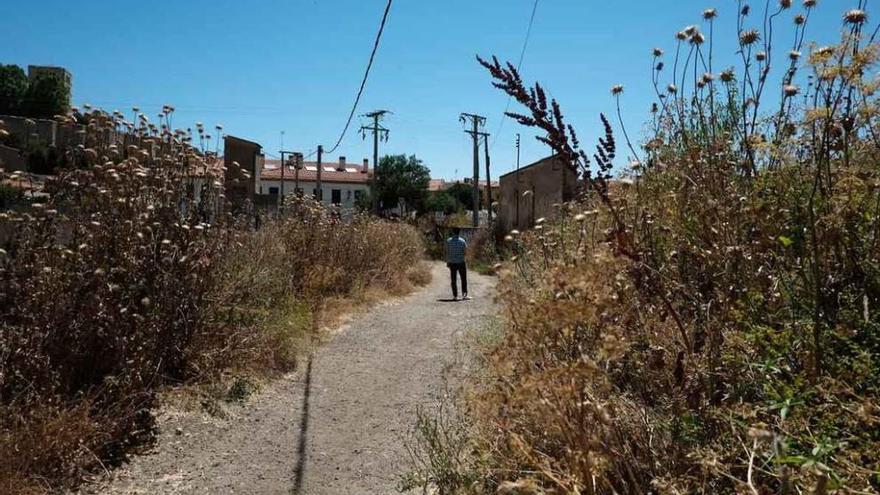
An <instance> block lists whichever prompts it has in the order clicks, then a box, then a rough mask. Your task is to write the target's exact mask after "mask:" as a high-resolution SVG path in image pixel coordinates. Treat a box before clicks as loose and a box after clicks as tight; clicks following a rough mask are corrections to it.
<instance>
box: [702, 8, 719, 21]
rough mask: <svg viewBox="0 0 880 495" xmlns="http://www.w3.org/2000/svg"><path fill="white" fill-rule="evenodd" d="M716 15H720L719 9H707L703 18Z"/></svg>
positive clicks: (707, 18)
mask: <svg viewBox="0 0 880 495" xmlns="http://www.w3.org/2000/svg"><path fill="white" fill-rule="evenodd" d="M716 17H718V11H717V10H715V9H706V10H704V11H703V19H706V20H707V21H709V20H712V19H714V18H716Z"/></svg>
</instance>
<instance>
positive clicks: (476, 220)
mask: <svg viewBox="0 0 880 495" xmlns="http://www.w3.org/2000/svg"><path fill="white" fill-rule="evenodd" d="M458 120H459V121H461V123H462V124H465V123H467V122H468V121H470V123H471V130H469V131H467V130H466V131H464V132H466V133H468V134H470V135H471V139H473V141H474V198H473V200H474V201H473V202H474V204H473V209H474V215H473V224H474V227H479V226H480V129H481V128H482V127H483V126H484V125H486V117H483V116H482V115H476V114H473V113H462V114H461V115H459V116H458Z"/></svg>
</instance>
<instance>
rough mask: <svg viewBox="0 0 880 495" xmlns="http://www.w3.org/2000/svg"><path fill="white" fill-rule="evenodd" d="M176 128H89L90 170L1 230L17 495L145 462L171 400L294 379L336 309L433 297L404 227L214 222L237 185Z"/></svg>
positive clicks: (304, 208)
mask: <svg viewBox="0 0 880 495" xmlns="http://www.w3.org/2000/svg"><path fill="white" fill-rule="evenodd" d="M172 115H173V108H172V107H166V108H165V110H163V117H162V122H161V123H159V124H152V123H150V122H149V121H148V119H147V118H146V117H144V116H140V117H139V123H137V124H134V123H130V122H126V121H125V120H124V119H123V116H122V115H121V114H119V113H117V112H114V113H112V114H108V113H106V112H103V111H100V110H89V111H88V113H87V114H86V115H85V116H83V115H79V116H78V117H77V118H79V119H80V120H83V121H85V122H87V126H86V127H85V128H84V130H83V131H82V134H81V139H82V145H80V146H79V147H77V148H73V149H70V150H68V152H67V154H68V156H67V157H66V158H67V160H68V163H72V164H76V165H77V167H76V168H71V169H64V170H59V171H58V174H57V177H56V178H55V179H54V181H53V182H52V183H51V185H49V186H48V192H49V193H50V195H49V197H48V198H47V199H46V200H45V201H43V202H36V203H33V204H31V205H30V207H29V208H21V209H19V210H16V211H8V212H5V213H2V214H0V223H2V226H0V227H2V228H0V232H3V233H4V238H3V240H2V245H0V248H2V249H0V321H2V331H0V492H3V493H31V492H35V493H36V492H45V491H51V490H59V489H62V488H65V487H69V486H71V485H74V484H75V483H76V482H77V481H78V480H79V479H80V478H81V477H82V475H83V474H84V473H87V472H89V471H92V470H95V469H101V468H106V467H109V466H110V465H112V464H114V463H116V462H118V461H120V460H122V459H124V458H125V457H126V456H127V455H129V454H130V453H132V452H136V451H137V450H138V449H139V448H140V447H141V446H144V445H146V444H148V442H149V441H150V439H151V438H152V434H153V429H154V422H153V416H152V414H151V409H152V408H153V407H154V406H155V405H156V403H157V399H156V394H157V392H158V391H159V390H161V389H162V388H163V387H166V386H169V385H175V384H180V383H188V382H193V381H201V380H212V379H215V378H217V377H218V376H219V375H221V374H222V373H225V372H229V371H233V370H235V371H241V370H251V371H253V372H272V371H281V370H285V369H289V368H290V367H292V366H293V365H295V362H296V359H297V358H298V357H299V354H300V352H301V351H302V346H303V342H304V341H305V340H307V339H308V338H309V337H310V335H311V334H312V333H313V332H314V331H315V329H316V327H317V325H318V323H319V322H318V321H316V320H315V318H314V315H317V314H319V310H320V301H321V300H322V299H323V298H326V297H352V296H356V295H357V293H358V291H362V290H366V289H373V288H375V289H382V290H387V291H392V292H397V291H403V290H406V289H407V288H408V287H410V286H411V284H412V281H413V280H416V281H418V280H420V277H421V273H420V271H419V265H420V260H421V257H422V249H423V248H422V243H421V240H420V238H419V235H418V233H417V232H416V231H415V230H413V229H411V228H408V227H406V226H404V225H400V224H389V223H386V222H382V221H379V220H376V219H373V218H370V217H365V216H363V217H362V216H357V217H354V218H352V219H342V218H340V216H339V215H338V214H336V212H332V211H328V210H325V209H323V208H322V207H320V206H318V205H317V204H315V203H311V202H308V201H305V200H302V201H297V202H295V203H294V204H292V205H291V208H290V210H292V211H293V213H292V214H290V215H288V216H287V217H285V218H283V219H278V220H276V221H272V222H269V223H268V224H266V225H263V226H262V228H261V229H259V230H253V229H252V228H250V227H249V225H248V223H247V222H245V221H243V219H240V218H235V217H232V216H230V215H228V214H224V213H223V211H222V210H217V209H215V207H214V206H213V205H215V204H221V205H222V202H223V201H222V200H223V181H224V177H225V176H226V175H228V174H227V173H226V172H227V171H225V170H223V169H222V168H220V167H219V166H217V165H216V164H215V162H216V160H217V158H216V155H215V154H214V153H212V152H210V151H208V150H206V147H207V144H206V143H210V141H211V138H210V136H209V135H207V134H205V132H204V130H203V126H201V125H199V126H197V128H198V133H199V136H198V138H196V137H195V136H193V135H191V134H190V133H188V132H187V131H183V130H175V131H172V130H170V129H171V120H172ZM59 119H60V121H61V125H69V123H70V122H71V121H72V120H73V119H74V118H73V117H59ZM218 131H219V129H218ZM196 140H198V141H200V144H199V145H198V146H193V142H194V141H196ZM232 172H233V173H232V174H231V175H235V173H234V172H235V171H232ZM6 175H7V174H4V173H2V172H0V179H3V178H5V177H6ZM239 175H246V174H239ZM193 177H199V180H195V179H193ZM195 188H199V191H198V192H199V193H200V196H201V198H202V201H201V202H196V201H195V197H196V196H195V192H196V191H195V190H194V189H195ZM422 278H423V277H422ZM303 315H305V316H306V317H307V319H308V320H309V321H301V320H302V316H303ZM294 320H296V321H294Z"/></svg>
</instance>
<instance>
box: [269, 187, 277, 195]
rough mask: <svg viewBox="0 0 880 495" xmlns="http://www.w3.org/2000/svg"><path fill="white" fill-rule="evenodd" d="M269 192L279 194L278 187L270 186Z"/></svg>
mask: <svg viewBox="0 0 880 495" xmlns="http://www.w3.org/2000/svg"><path fill="white" fill-rule="evenodd" d="M269 194H275V195H277V194H278V188H277V187H270V188H269Z"/></svg>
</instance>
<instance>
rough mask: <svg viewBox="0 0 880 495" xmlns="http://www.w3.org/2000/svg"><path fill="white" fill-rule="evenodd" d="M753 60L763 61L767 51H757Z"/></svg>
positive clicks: (765, 58)
mask: <svg viewBox="0 0 880 495" xmlns="http://www.w3.org/2000/svg"><path fill="white" fill-rule="evenodd" d="M755 60H757V61H758V62H763V61H765V60H767V52H758V53H756V54H755Z"/></svg>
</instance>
